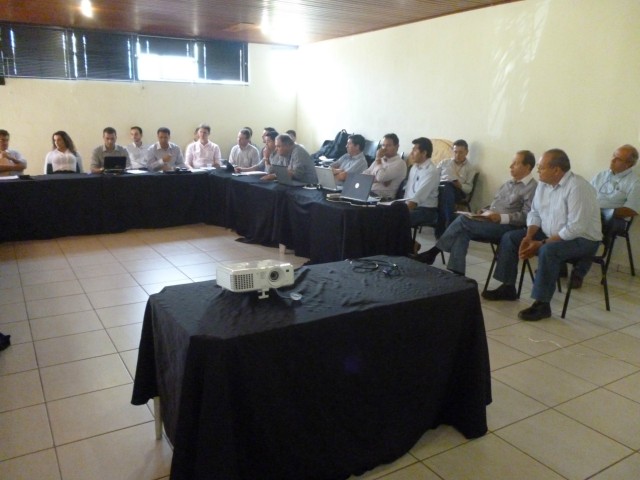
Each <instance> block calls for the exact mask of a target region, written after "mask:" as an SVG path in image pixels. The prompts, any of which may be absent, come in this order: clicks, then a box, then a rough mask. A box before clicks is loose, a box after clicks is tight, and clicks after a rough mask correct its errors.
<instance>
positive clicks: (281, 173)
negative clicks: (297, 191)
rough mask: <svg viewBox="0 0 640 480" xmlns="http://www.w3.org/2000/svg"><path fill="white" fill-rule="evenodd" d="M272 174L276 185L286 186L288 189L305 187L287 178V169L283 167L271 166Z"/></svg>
mask: <svg viewBox="0 0 640 480" xmlns="http://www.w3.org/2000/svg"><path fill="white" fill-rule="evenodd" d="M271 168H273V171H274V173H275V174H276V179H277V180H278V183H280V184H281V185H288V186H290V187H303V186H304V185H306V183H304V182H299V181H298V180H294V179H293V178H291V177H290V176H289V167H287V166H285V165H272V166H271Z"/></svg>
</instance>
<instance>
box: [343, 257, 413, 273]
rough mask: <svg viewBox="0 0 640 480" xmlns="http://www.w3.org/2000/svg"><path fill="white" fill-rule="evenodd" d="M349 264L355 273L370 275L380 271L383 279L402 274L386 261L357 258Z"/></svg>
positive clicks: (398, 268) (395, 265)
mask: <svg viewBox="0 0 640 480" xmlns="http://www.w3.org/2000/svg"><path fill="white" fill-rule="evenodd" d="M349 264H350V265H351V269H352V270H353V271H354V272H355V273H370V272H375V271H376V270H380V271H381V272H382V273H383V274H384V276H385V277H399V276H400V275H401V274H402V272H401V271H400V267H398V265H397V264H395V263H391V262H387V261H386V260H371V259H369V258H358V259H355V260H349Z"/></svg>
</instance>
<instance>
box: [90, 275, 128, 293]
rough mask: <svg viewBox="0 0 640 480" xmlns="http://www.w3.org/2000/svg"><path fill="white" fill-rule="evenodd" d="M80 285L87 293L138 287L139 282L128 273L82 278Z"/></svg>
mask: <svg viewBox="0 0 640 480" xmlns="http://www.w3.org/2000/svg"><path fill="white" fill-rule="evenodd" d="M80 284H81V285H82V288H83V289H84V291H85V292H86V293H92V292H102V291H104V290H113V289H117V288H127V287H137V286H138V282H136V281H135V280H134V279H133V277H132V276H131V275H130V274H128V273H121V274H120V275H107V276H104V277H91V278H82V279H80Z"/></svg>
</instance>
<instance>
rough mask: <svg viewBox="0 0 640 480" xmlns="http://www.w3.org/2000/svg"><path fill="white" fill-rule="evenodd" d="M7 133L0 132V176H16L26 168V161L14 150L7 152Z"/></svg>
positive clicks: (4, 131)
mask: <svg viewBox="0 0 640 480" xmlns="http://www.w3.org/2000/svg"><path fill="white" fill-rule="evenodd" d="M9 138H10V135H9V132H7V131H6V130H4V129H2V130H0V176H9V175H17V174H20V173H22V172H23V171H24V169H25V168H27V161H26V160H25V159H24V158H23V157H22V155H20V153H19V152H17V151H16V150H9Z"/></svg>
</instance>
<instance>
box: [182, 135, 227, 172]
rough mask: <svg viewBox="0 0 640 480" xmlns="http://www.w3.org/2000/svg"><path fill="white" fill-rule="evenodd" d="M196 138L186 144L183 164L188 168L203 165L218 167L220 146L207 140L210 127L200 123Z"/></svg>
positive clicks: (220, 155) (220, 156)
mask: <svg viewBox="0 0 640 480" xmlns="http://www.w3.org/2000/svg"><path fill="white" fill-rule="evenodd" d="M197 132H198V139H197V140H196V141H194V142H192V143H190V144H189V145H188V146H187V151H186V153H185V162H184V163H185V164H186V165H187V167H188V168H189V169H190V170H193V169H194V168H203V167H208V166H212V167H219V166H220V159H221V158H222V154H221V153H220V147H219V146H218V145H216V144H215V143H213V142H212V141H211V140H209V135H211V127H210V126H209V125H205V124H202V125H200V126H199V127H198V130H197Z"/></svg>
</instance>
